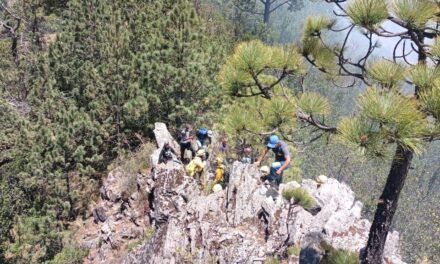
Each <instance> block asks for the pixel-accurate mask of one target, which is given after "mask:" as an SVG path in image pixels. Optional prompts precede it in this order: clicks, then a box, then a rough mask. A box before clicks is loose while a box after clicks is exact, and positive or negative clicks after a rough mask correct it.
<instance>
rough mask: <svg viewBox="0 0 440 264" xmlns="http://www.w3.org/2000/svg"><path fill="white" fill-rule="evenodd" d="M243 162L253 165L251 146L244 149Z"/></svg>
mask: <svg viewBox="0 0 440 264" xmlns="http://www.w3.org/2000/svg"><path fill="white" fill-rule="evenodd" d="M241 162H242V163H244V164H251V163H252V148H251V146H249V145H248V146H245V147H244V148H243V158H242V159H241Z"/></svg>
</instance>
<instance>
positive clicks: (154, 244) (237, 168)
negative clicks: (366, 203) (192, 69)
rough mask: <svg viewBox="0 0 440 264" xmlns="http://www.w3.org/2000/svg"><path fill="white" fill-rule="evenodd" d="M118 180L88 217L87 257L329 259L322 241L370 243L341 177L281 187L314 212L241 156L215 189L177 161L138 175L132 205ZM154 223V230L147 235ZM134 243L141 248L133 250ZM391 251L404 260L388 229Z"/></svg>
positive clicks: (388, 254) (396, 262)
mask: <svg viewBox="0 0 440 264" xmlns="http://www.w3.org/2000/svg"><path fill="white" fill-rule="evenodd" d="M163 134H164V133H162V132H161V135H163ZM165 134H166V132H165ZM162 144H163V143H162ZM158 145H159V146H160V143H159V142H158ZM119 178H123V174H122V173H119V172H117V171H115V172H112V173H110V174H109V179H108V180H107V181H106V182H105V183H109V182H113V184H110V185H111V186H108V184H107V185H106V184H105V186H104V187H103V188H102V189H101V196H102V197H103V202H102V203H99V204H97V206H95V207H94V208H93V209H94V210H93V215H92V216H90V218H89V219H88V220H87V221H88V222H87V223H88V225H94V226H95V227H96V230H95V232H94V233H93V232H91V233H90V232H89V233H90V234H89V235H88V236H85V235H84V236H83V237H82V238H81V239H82V241H83V242H84V244H85V245H84V246H88V248H89V249H90V250H91V251H92V254H91V255H89V257H88V258H87V259H86V261H85V263H125V264H136V263H139V264H141V263H142V264H144V263H155V264H156V263H158V264H159V263H264V262H265V260H266V259H267V258H269V257H276V258H279V259H281V260H282V262H281V263H307V264H308V263H320V261H321V260H322V258H323V256H324V255H325V250H324V249H323V248H322V246H321V244H322V243H323V241H324V242H326V243H327V244H329V245H331V246H332V247H334V248H337V249H346V250H349V251H353V252H359V251H360V250H361V248H362V247H363V246H364V245H365V244H366V241H367V236H368V231H369V227H370V223H369V222H368V221H367V220H365V219H362V218H361V209H362V204H361V203H360V202H359V201H355V199H354V194H353V192H352V191H351V189H350V188H349V187H348V186H347V185H345V184H343V183H339V182H338V181H336V180H335V179H331V178H328V179H326V181H324V182H320V183H319V184H318V183H317V182H316V181H314V180H304V181H302V182H301V183H297V182H290V183H286V184H282V185H281V186H280V192H281V191H282V190H283V189H284V188H298V187H299V186H301V187H302V188H304V189H306V190H307V191H308V192H309V194H310V195H311V196H313V197H314V199H315V200H316V202H317V204H318V206H319V208H320V210H317V211H315V212H314V213H313V215H312V213H310V212H309V211H306V210H304V209H303V208H302V207H300V206H298V205H294V204H291V203H289V202H288V201H286V200H285V199H283V198H282V197H281V195H279V193H278V192H277V191H275V190H273V189H267V187H265V186H264V185H263V184H262V183H261V181H260V179H259V178H260V173H259V172H258V170H257V168H256V167H255V166H254V165H245V164H242V163H240V162H235V163H234V164H233V166H232V169H231V173H230V179H229V185H228V188H226V189H225V190H221V191H219V192H216V193H212V194H209V195H206V194H205V192H204V191H202V190H201V187H200V186H198V185H197V183H196V181H195V180H194V179H193V178H191V177H188V176H186V174H185V171H184V168H183V166H182V165H179V164H177V163H174V162H169V163H167V164H159V165H157V166H156V167H155V168H154V170H153V171H152V172H151V173H150V174H148V175H143V174H139V175H138V179H137V181H138V187H139V189H138V191H137V192H136V193H134V194H131V195H130V196H129V204H126V203H127V202H124V200H125V201H126V200H127V199H124V197H126V196H127V195H124V193H123V191H121V189H120V188H118V187H117V184H116V183H117V182H118V180H117V179H119ZM142 194H144V195H142ZM142 197H143V198H142ZM135 201H137V202H136V203H135ZM124 203H125V206H124ZM112 208H113V209H112ZM114 208H118V210H115V209H114ZM121 208H122V209H121ZM151 227H154V230H155V231H154V234H153V235H152V236H151V237H150V236H148V237H147V236H146V235H145V234H146V233H147V230H151ZM127 241H138V242H137V246H134V247H133V248H131V249H130V250H126V249H125V248H126V246H125V247H124V246H123V245H126V244H127ZM292 247H297V248H299V249H300V250H299V252H298V253H299V254H298V255H297V256H295V255H292V254H291V255H290V256H289V254H288V253H287V252H288V249H289V248H290V249H291V248H292ZM121 248H122V249H124V250H120V249H121ZM127 251H129V252H128V253H127ZM93 252H94V253H93ZM108 255H110V256H111V257H108ZM384 257H385V259H384V260H385V261H384V262H385V263H387V264H400V263H403V262H402V261H401V260H400V255H399V235H398V233H397V232H392V233H390V234H389V236H388V241H387V244H386V248H385V256H384Z"/></svg>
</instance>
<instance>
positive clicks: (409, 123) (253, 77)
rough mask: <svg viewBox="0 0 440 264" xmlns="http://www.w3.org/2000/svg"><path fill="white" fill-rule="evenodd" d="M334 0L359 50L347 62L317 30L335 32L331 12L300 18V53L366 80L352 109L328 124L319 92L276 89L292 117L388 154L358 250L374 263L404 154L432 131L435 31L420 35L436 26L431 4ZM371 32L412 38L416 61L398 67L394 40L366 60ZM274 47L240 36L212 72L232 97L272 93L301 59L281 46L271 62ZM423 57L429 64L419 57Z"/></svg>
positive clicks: (270, 96)
mask: <svg viewBox="0 0 440 264" xmlns="http://www.w3.org/2000/svg"><path fill="white" fill-rule="evenodd" d="M335 3H336V4H337V5H338V6H339V7H340V8H341V10H342V12H346V14H347V15H348V16H349V17H350V18H351V20H352V25H351V26H349V27H347V28H346V30H347V31H348V33H347V34H348V36H347V38H346V39H348V37H349V35H350V34H351V32H353V29H354V28H355V27H356V26H360V27H363V28H364V29H365V30H367V34H365V36H366V37H367V39H368V40H369V43H370V46H369V47H368V50H367V53H366V54H365V56H363V57H362V58H361V59H360V60H359V61H357V62H353V61H352V60H349V59H347V58H346V57H345V56H346V55H345V53H344V52H345V50H346V47H345V46H346V44H347V42H344V43H343V44H342V46H331V45H329V44H326V43H325V42H324V40H323V36H324V34H323V32H324V31H325V30H328V29H330V30H335V31H337V32H340V29H338V28H335V21H334V20H331V19H328V18H323V17H318V18H310V19H308V21H307V23H306V25H305V30H304V36H303V40H302V47H301V54H302V55H303V56H304V58H305V59H306V60H307V61H308V62H310V63H311V64H312V65H314V66H316V67H317V68H318V69H320V70H321V71H323V72H325V73H327V74H328V75H329V78H333V79H335V76H338V75H342V76H352V77H354V78H357V79H361V80H362V81H364V82H365V83H367V84H368V85H369V86H370V87H369V88H368V89H367V90H366V91H365V92H364V93H363V94H362V95H361V96H360V97H359V98H358V100H357V105H358V111H357V114H356V115H355V116H353V117H347V118H345V119H343V120H342V121H341V122H340V123H339V124H338V125H337V126H336V127H330V126H327V125H325V124H324V122H323V118H322V115H323V114H326V113H328V109H329V105H328V102H327V100H325V98H323V97H322V96H319V95H317V94H310V93H303V94H301V95H298V96H289V95H288V94H287V93H284V94H281V96H283V97H287V98H289V97H290V98H292V101H293V100H294V101H295V109H296V110H295V112H296V113H295V117H296V118H297V120H299V121H301V122H305V123H307V124H308V125H309V126H313V127H315V128H317V129H320V130H323V131H327V132H329V133H331V134H336V136H337V137H338V138H339V139H340V140H341V141H342V142H344V143H346V144H347V145H348V146H350V147H352V148H353V149H356V150H358V151H360V152H361V153H364V154H366V155H372V156H380V157H391V159H392V162H391V168H390V172H389V174H388V178H387V182H386V184H385V186H384V190H383V192H382V195H381V197H380V199H379V201H378V205H377V206H378V207H377V210H376V214H375V218H374V221H373V224H372V227H371V229H370V234H369V239H368V244H367V246H366V250H365V254H364V255H363V256H362V262H363V263H382V255H383V249H384V246H385V241H386V237H387V234H388V231H389V228H390V226H391V223H392V219H393V216H394V213H395V211H396V209H397V202H398V198H399V194H400V191H401V190H402V188H403V185H404V183H405V179H406V176H407V174H408V170H409V168H410V165H411V161H412V158H413V156H414V154H420V153H421V152H422V151H423V147H424V144H425V143H426V142H431V141H434V140H438V139H440V129H439V128H440V124H439V117H440V116H439V109H440V93H439V87H438V84H439V81H438V80H439V77H440V75H439V74H438V70H437V68H436V65H437V63H438V57H437V55H438V54H437V53H436V52H437V48H438V46H439V44H438V43H439V41H438V40H437V39H435V41H434V42H433V44H432V45H427V44H425V42H426V41H425V38H430V37H431V38H432V37H435V36H437V34H438V29H436V28H435V27H434V26H431V25H432V21H433V19H435V18H436V16H437V13H436V12H437V11H436V10H437V7H436V6H435V5H434V4H433V3H431V2H429V1H423V0H421V1H412V2H408V1H398V2H396V5H395V6H394V7H393V9H392V11H393V14H394V15H393V16H390V15H389V13H388V11H387V6H386V4H385V3H384V2H383V1H380V0H357V1H354V2H352V3H350V4H349V5H348V8H343V7H342V6H340V1H338V2H335ZM386 19H389V20H390V21H391V22H392V23H396V24H398V25H400V26H402V27H403V28H405V30H407V31H403V32H398V33H392V32H388V31H386V30H384V29H383V28H381V27H380V26H379V25H380V24H381V23H383V21H384V20H386ZM373 35H378V36H384V37H394V36H399V37H401V41H399V42H398V43H397V44H396V49H395V50H397V49H398V48H399V47H402V46H400V45H402V42H406V41H408V42H412V45H413V46H415V47H418V51H417V52H418V64H417V65H415V66H413V65H408V66H406V67H403V65H402V63H405V62H408V59H407V58H406V57H407V50H405V46H406V45H403V47H402V49H403V50H402V55H401V56H399V55H396V53H394V61H387V60H376V61H371V60H370V57H371V54H372V53H373V51H374V50H375V48H376V47H377V46H378V45H377V44H376V43H374V41H373V39H372V37H373ZM279 49H280V47H277V46H273V47H270V46H266V45H263V44H261V43H258V42H248V43H243V44H240V45H239V46H238V47H237V49H236V50H235V53H234V54H233V55H232V56H231V58H230V59H229V60H228V62H227V63H226V64H225V66H224V67H223V70H222V72H221V74H220V78H221V80H222V84H223V87H224V89H225V91H226V92H227V93H229V94H231V95H232V96H234V97H255V96H258V97H260V98H264V99H267V100H279V99H277V97H279V96H280V94H279V92H277V86H278V85H283V80H285V79H286V78H287V77H288V76H293V74H295V73H296V71H295V69H296V68H295V67H293V65H292V64H289V62H291V61H292V62H297V63H299V62H300V61H301V60H299V59H298V54H296V53H290V54H289V53H284V54H286V57H281V58H283V61H284V62H285V63H284V64H279V60H278V56H276V55H274V54H277V53H278V52H277V51H278V50H279ZM284 49H285V50H290V49H291V48H288V47H286V48H284ZM414 49H416V50H417V48H414ZM428 58H429V59H430V60H431V62H432V64H433V66H431V63H427V60H428ZM399 59H401V61H399ZM404 81H406V82H409V83H411V84H412V85H413V86H414V94H413V95H410V96H408V95H406V94H405V93H403V90H404V87H403V85H402V83H403V82H404ZM278 89H279V88H278ZM292 104H293V103H292ZM259 112H262V110H259V111H258V112H257V113H259ZM243 123H244V124H246V123H245V122H243ZM244 127H246V126H244Z"/></svg>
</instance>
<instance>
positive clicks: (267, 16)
mask: <svg viewBox="0 0 440 264" xmlns="http://www.w3.org/2000/svg"><path fill="white" fill-rule="evenodd" d="M270 6H271V0H266V1H265V2H264V14H263V22H264V24H266V25H268V24H269V19H270V13H271V11H270Z"/></svg>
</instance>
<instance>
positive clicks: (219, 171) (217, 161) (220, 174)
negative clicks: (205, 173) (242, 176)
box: [214, 156, 225, 184]
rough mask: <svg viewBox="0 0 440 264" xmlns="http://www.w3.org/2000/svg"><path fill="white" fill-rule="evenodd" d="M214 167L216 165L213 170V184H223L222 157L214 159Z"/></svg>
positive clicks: (223, 167) (223, 166)
mask: <svg viewBox="0 0 440 264" xmlns="http://www.w3.org/2000/svg"><path fill="white" fill-rule="evenodd" d="M215 165H216V167H217V168H216V170H215V180H214V182H215V183H216V184H217V183H219V184H221V183H223V182H224V180H225V165H224V164H223V158H222V157H220V156H219V157H217V158H216V159H215Z"/></svg>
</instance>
